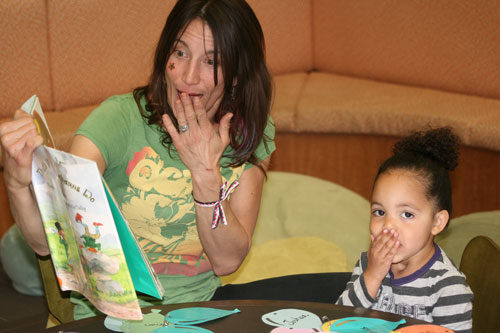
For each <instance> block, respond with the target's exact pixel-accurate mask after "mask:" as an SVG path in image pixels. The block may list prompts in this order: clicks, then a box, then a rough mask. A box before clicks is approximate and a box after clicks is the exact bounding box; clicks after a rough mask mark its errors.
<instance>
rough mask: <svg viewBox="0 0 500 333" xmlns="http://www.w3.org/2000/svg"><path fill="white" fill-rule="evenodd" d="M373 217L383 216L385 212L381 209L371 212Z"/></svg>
mask: <svg viewBox="0 0 500 333" xmlns="http://www.w3.org/2000/svg"><path fill="white" fill-rule="evenodd" d="M372 214H373V215H375V216H379V217H380V216H384V215H385V212H384V211H383V210H382V209H375V210H374V211H373V212H372Z"/></svg>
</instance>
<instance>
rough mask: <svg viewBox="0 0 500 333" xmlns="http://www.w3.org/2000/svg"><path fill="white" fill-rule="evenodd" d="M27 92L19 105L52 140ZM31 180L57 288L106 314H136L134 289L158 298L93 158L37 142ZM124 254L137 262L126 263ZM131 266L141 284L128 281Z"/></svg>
mask: <svg viewBox="0 0 500 333" xmlns="http://www.w3.org/2000/svg"><path fill="white" fill-rule="evenodd" d="M33 98H34V99H35V101H34V102H33V101H31V102H30V101H28V102H26V103H25V104H24V105H23V110H25V111H27V112H28V113H39V118H38V119H39V120H38V121H37V127H38V129H39V131H40V133H41V135H42V136H43V137H44V140H46V142H47V143H49V144H51V145H52V146H54V145H53V140H52V137H51V135H50V131H49V130H48V127H47V124H46V122H45V118H44V117H43V113H42V111H41V108H40V107H39V103H38V98H37V97H36V96H33V97H32V99H33ZM37 105H38V108H39V110H36V106H37ZM25 106H27V107H28V108H31V110H30V109H28V110H27V109H26V108H25ZM33 111H34V112H33ZM40 115H41V116H40ZM35 119H37V118H36V117H35ZM32 184H33V191H34V193H35V197H36V201H37V203H38V207H39V210H40V214H41V217H42V221H43V225H44V230H45V233H46V236H47V241H48V244H49V249H50V253H51V257H52V261H53V264H54V268H55V271H56V276H57V280H58V283H59V286H60V288H61V290H75V291H78V292H80V293H81V294H83V295H84V296H85V297H86V298H87V299H88V300H89V301H90V302H91V303H92V304H94V305H95V306H96V308H97V309H99V310H100V311H101V312H103V313H105V314H107V315H110V316H113V317H116V318H123V319H130V320H138V319H142V313H141V309H140V307H139V303H138V300H137V294H136V290H137V291H141V292H144V293H147V294H150V295H152V296H154V297H156V298H161V297H162V295H163V288H162V286H161V284H160V282H159V280H158V278H157V276H156V274H155V273H154V271H153V270H152V268H151V265H150V264H149V262H148V259H147V258H146V256H145V254H144V253H143V252H142V249H141V248H140V246H138V243H137V241H136V240H135V237H134V236H133V234H132V232H131V231H130V228H129V226H128V224H127V223H126V221H125V219H124V218H123V216H122V215H121V212H120V211H119V209H118V207H117V206H116V203H115V202H114V200H113V197H112V195H111V193H110V191H109V189H108V188H107V187H106V186H105V183H104V182H103V180H102V178H101V174H100V172H99V170H98V168H97V164H96V163H95V162H94V161H91V160H87V159H84V158H80V157H78V156H75V155H72V154H69V153H65V152H62V151H59V150H56V149H54V148H50V147H49V146H47V145H42V146H40V147H38V148H37V149H36V150H35V153H34V155H33V165H32ZM115 222H116V223H117V224H115ZM117 225H118V228H119V229H120V230H117ZM120 237H122V238H124V240H125V243H126V244H125V245H122V242H121V240H120ZM122 246H123V248H122ZM125 252H126V253H125ZM127 255H128V256H130V257H131V258H130V259H131V262H133V263H134V265H133V266H138V267H134V268H132V267H129V266H128V265H127V259H129V258H127ZM137 263H138V264H137ZM132 270H133V271H134V273H135V274H136V275H139V276H138V277H136V280H138V281H140V282H141V283H142V284H143V285H142V286H141V285H134V282H133V278H132V276H131V273H130V272H131V271H132Z"/></svg>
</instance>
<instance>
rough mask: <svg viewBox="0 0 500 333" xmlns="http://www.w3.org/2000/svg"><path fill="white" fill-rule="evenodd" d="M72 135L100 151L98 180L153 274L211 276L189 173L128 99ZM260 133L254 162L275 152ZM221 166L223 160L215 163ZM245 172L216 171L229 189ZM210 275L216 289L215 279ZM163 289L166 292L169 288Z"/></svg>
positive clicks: (109, 104) (116, 100) (104, 108)
mask: <svg viewBox="0 0 500 333" xmlns="http://www.w3.org/2000/svg"><path fill="white" fill-rule="evenodd" d="M144 103H145V101H143V105H144ZM76 134H77V135H83V136H85V137H87V138H89V139H90V140H91V141H92V142H93V143H94V144H95V145H96V146H97V147H98V148H99V150H100V151H101V153H102V155H103V157H104V160H105V162H106V170H105V172H104V178H105V180H106V182H107V183H108V185H109V187H110V189H111V191H112V193H113V195H114V196H115V198H116V200H117V202H118V205H119V206H120V208H121V210H122V212H123V214H124V215H125V217H126V218H127V220H128V222H129V223H130V226H131V228H132V230H133V232H134V234H135V235H136V237H137V239H138V241H139V243H140V244H141V246H142V247H143V249H144V251H145V252H146V254H147V255H148V257H149V259H150V261H151V263H152V264H153V267H154V268H155V270H156V271H157V272H158V273H160V274H166V275H182V276H185V277H195V276H196V275H200V274H202V273H205V272H209V271H210V272H211V270H212V268H211V266H210V263H209V261H208V259H207V257H206V255H205V254H204V253H203V248H202V246H201V243H200V240H199V237H198V232H197V228H196V215H195V210H194V203H193V197H192V196H191V192H192V186H191V174H190V172H189V170H188V169H187V168H186V166H185V165H184V164H183V163H182V161H181V160H180V158H179V156H178V154H177V152H176V150H175V147H174V146H173V145H172V147H171V149H170V154H169V151H168V149H166V148H165V147H164V146H163V145H162V144H161V142H160V138H161V134H162V133H161V132H160V131H159V130H158V129H157V127H156V126H149V125H147V124H146V122H145V121H144V118H143V117H142V116H141V114H140V111H139V108H138V107H137V104H136V102H135V100H134V97H133V95H132V94H131V93H129V94H125V95H119V96H113V97H111V98H109V99H107V100H106V101H104V102H103V103H102V104H101V105H100V106H99V107H98V108H96V109H95V110H94V111H93V112H92V113H91V114H90V116H89V117H88V118H87V119H86V120H85V121H84V122H83V124H82V125H81V126H80V128H79V129H78V131H77V132H76ZM265 134H266V137H267V138H269V141H267V142H266V145H267V147H266V145H264V143H263V142H261V144H260V145H259V147H258V148H257V150H256V152H255V155H256V157H257V159H258V160H263V159H265V158H267V157H268V156H269V155H270V154H271V153H272V152H273V151H274V150H275V144H274V125H273V123H272V120H271V119H270V120H269V122H268V125H267V126H266V130H265ZM266 148H267V149H266ZM230 151H231V147H228V148H227V149H226V151H225V153H224V155H227V154H228V153H229V152H230ZM226 161H227V158H225V157H223V158H222V160H221V164H222V165H224V164H225V162H226ZM249 167H252V165H251V164H249V163H247V164H245V165H242V166H240V167H236V168H221V174H222V177H223V180H225V181H228V184H231V183H232V182H233V181H234V180H236V179H238V178H239V177H240V176H241V174H242V173H243V171H244V170H245V169H247V168H249ZM210 275H211V276H212V277H211V278H215V279H216V280H217V282H216V283H217V286H218V285H220V281H219V279H218V277H215V276H214V275H213V273H212V274H209V276H210ZM203 276H206V274H203ZM163 278H164V277H162V279H163ZM198 279H199V278H198ZM167 280H168V279H167ZM189 280H190V279H189V278H186V279H176V281H182V282H181V284H189V283H190V282H189ZM198 282H199V281H198ZM166 283H168V282H166ZM165 288H166V290H167V291H168V289H169V286H168V285H165ZM214 290H215V289H214ZM166 294H167V293H166ZM212 294H213V291H212V292H211V294H210V296H211V295H212ZM166 297H168V295H166Z"/></svg>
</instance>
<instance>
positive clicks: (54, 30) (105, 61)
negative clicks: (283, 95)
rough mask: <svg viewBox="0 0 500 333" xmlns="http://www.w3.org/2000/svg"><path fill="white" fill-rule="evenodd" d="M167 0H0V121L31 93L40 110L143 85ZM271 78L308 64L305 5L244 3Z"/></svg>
mask: <svg viewBox="0 0 500 333" xmlns="http://www.w3.org/2000/svg"><path fill="white" fill-rule="evenodd" d="M174 3H175V0H148V1H143V0H127V1H120V0H106V1H91V0H81V1H59V0H37V1H9V0H0V43H1V47H0V73H1V75H0V87H1V98H0V118H4V117H10V116H11V114H12V113H13V112H14V110H15V109H17V108H19V106H20V105H21V104H22V103H23V102H24V101H25V100H26V99H27V98H29V97H30V96H31V95H32V94H34V93H36V94H38V96H39V97H40V101H41V103H42V105H43V107H44V110H45V111H46V112H49V111H52V110H65V109H68V108H74V107H78V106H85V105H93V104H97V103H99V102H101V101H102V100H104V99H105V98H107V97H109V96H111V95H113V94H119V93H124V92H128V91H130V90H132V89H133V88H135V87H137V86H139V85H142V84H144V83H146V81H147V79H148V77H149V73H150V71H151V64H152V60H153V54H154V48H155V45H156V42H157V40H158V38H159V36H160V33H161V30H162V28H163V25H164V23H165V19H166V17H167V16H168V13H169V12H170V10H171V9H172V7H173V5H174ZM249 4H250V5H251V6H252V8H254V10H255V12H256V15H257V16H258V18H259V20H260V21H261V24H262V27H263V30H264V34H265V37H266V43H267V55H268V59H269V65H270V68H271V70H272V71H273V72H274V73H277V74H279V73H286V72H297V71H307V70H310V69H311V67H312V41H311V26H312V25H311V2H310V1H304V0H273V1H268V0H250V1H249Z"/></svg>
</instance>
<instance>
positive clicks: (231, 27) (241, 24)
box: [134, 0, 272, 166]
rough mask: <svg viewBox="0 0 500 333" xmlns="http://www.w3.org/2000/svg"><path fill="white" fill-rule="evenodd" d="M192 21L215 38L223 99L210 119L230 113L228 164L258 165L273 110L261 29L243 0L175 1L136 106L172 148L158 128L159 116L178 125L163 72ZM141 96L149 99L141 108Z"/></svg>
mask: <svg viewBox="0 0 500 333" xmlns="http://www.w3.org/2000/svg"><path fill="white" fill-rule="evenodd" d="M196 18H200V19H202V20H203V21H204V22H205V23H206V24H207V25H208V27H209V28H210V29H211V31H212V34H213V38H214V51H215V54H214V59H215V66H214V81H215V84H216V85H217V82H218V79H219V78H218V77H217V67H218V65H219V64H218V63H217V62H218V61H219V59H220V62H221V63H220V66H221V67H222V72H223V76H224V96H223V98H222V101H221V103H220V106H219V108H218V110H217V112H216V114H215V118H214V121H215V122H219V121H220V119H221V118H222V116H223V115H224V114H226V113H227V112H232V113H233V114H234V115H233V118H232V119H231V127H230V129H229V135H230V139H231V140H230V145H231V147H232V148H233V152H232V154H230V155H229V156H227V157H229V159H230V160H231V162H230V163H229V164H228V165H226V166H238V165H242V164H243V163H245V162H247V161H248V162H250V163H253V164H256V165H259V163H258V161H257V158H256V156H255V150H256V149H257V147H258V146H259V144H260V142H261V141H262V140H264V144H265V143H266V140H268V139H269V138H266V137H265V135H264V129H265V127H266V125H267V122H268V118H269V113H270V108H271V98H272V79H271V75H270V73H269V70H268V68H267V65H266V61H265V43H264V34H263V32H262V28H261V26H260V24H259V21H258V20H257V17H256V16H255V14H254V12H253V11H252V9H251V8H250V6H249V5H248V4H247V3H246V2H245V1H244V0H179V1H178V2H177V3H176V5H175V6H174V8H173V10H172V12H171V13H170V15H169V16H168V18H167V22H166V24H165V26H164V28H163V31H162V33H161V36H160V40H159V42H158V46H157V48H156V53H155V58H154V65H153V73H152V75H151V78H150V81H149V83H148V84H147V85H146V86H143V87H138V88H136V89H135V90H134V98H135V100H136V103H137V105H138V106H139V109H140V110H141V112H142V115H143V117H144V118H145V120H146V121H147V123H148V124H149V125H158V126H159V129H160V130H161V131H162V132H163V136H162V143H163V145H164V146H165V147H167V148H170V147H171V143H172V139H171V138H170V136H169V135H168V133H167V132H166V131H164V130H163V128H162V127H161V124H162V119H161V117H162V115H163V114H168V115H169V116H170V119H172V121H173V123H174V124H175V125H176V126H178V123H177V119H176V118H175V116H174V114H173V112H172V108H171V107H170V105H169V104H168V100H167V81H166V78H165V70H166V65H167V60H168V58H169V56H170V55H171V54H172V52H173V51H174V49H175V47H176V43H177V41H178V39H179V36H181V35H182V34H183V32H184V30H185V29H186V27H187V26H188V25H189V23H190V22H191V21H193V20H194V19H196ZM142 98H146V100H147V102H146V108H145V110H144V109H143V108H142V106H141V103H140V100H141V99H142ZM266 149H267V145H266Z"/></svg>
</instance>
